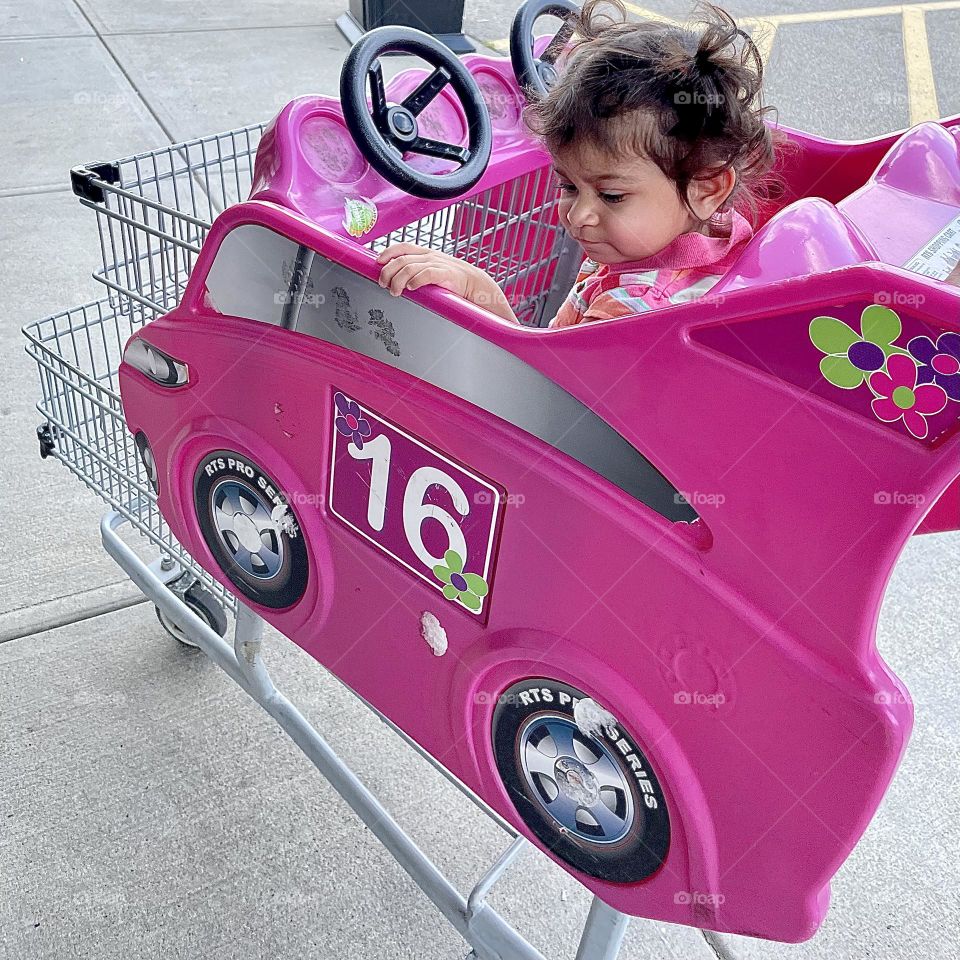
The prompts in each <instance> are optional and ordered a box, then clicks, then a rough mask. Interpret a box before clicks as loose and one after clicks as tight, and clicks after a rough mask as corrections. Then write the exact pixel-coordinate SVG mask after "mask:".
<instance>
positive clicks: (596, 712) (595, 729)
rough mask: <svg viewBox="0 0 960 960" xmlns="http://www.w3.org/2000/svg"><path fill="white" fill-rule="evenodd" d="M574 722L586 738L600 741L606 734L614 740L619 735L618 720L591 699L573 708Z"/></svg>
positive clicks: (582, 701) (580, 702)
mask: <svg viewBox="0 0 960 960" xmlns="http://www.w3.org/2000/svg"><path fill="white" fill-rule="evenodd" d="M573 720H574V723H576V725H577V729H578V730H579V731H580V732H581V733H582V734H583V735H584V736H585V737H596V738H598V739H599V738H600V736H601V734H602V733H604V732H606V734H607V736H608V737H610V739H613V738H614V737H615V736H616V734H617V724H618V723H619V721H618V720H617V718H616V717H615V716H614V715H613V714H612V713H611V712H610V711H609V710H604V708H603V707H601V706H600V704H599V703H597V701H596V700H591V699H589V697H588V698H587V699H585V700H581V701H579V703H577V705H576V706H575V707H574V708H573Z"/></svg>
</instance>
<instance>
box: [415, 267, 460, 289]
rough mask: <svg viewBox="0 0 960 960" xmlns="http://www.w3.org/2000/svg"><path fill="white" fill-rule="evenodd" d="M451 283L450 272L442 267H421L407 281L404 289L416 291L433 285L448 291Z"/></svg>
mask: <svg viewBox="0 0 960 960" xmlns="http://www.w3.org/2000/svg"><path fill="white" fill-rule="evenodd" d="M451 281H452V278H451V276H450V271H449V270H447V269H445V268H444V267H437V266H432V267H423V268H422V269H421V270H419V271H418V272H417V273H415V274H414V275H413V276H412V277H411V278H410V279H409V280H408V281H407V287H406V288H407V290H416V289H418V288H419V287H425V286H427V285H428V284H431V283H435V284H437V285H438V286H441V287H445V288H447V289H448V290H449V289H450V287H451Z"/></svg>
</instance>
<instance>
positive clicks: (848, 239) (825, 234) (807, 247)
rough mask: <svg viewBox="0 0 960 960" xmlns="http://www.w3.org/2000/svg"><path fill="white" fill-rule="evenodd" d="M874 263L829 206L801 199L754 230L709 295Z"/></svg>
mask: <svg viewBox="0 0 960 960" xmlns="http://www.w3.org/2000/svg"><path fill="white" fill-rule="evenodd" d="M877 259H878V257H877V254H876V251H875V250H874V249H873V247H872V246H871V245H870V242H869V241H868V240H867V239H866V238H865V237H864V236H863V234H862V233H861V232H860V230H859V229H858V228H857V226H856V225H855V224H854V223H852V222H851V221H850V220H849V219H848V218H847V217H846V216H844V214H843V213H841V212H840V211H839V210H838V209H837V208H836V207H835V206H834V205H833V204H832V203H830V202H829V201H827V200H822V199H821V198H820V197H805V198H804V199H803V200H798V201H796V203H792V204H790V206H788V207H785V208H784V209H783V210H781V211H780V212H779V213H778V214H776V216H774V217H773V218H771V219H770V220H769V221H768V222H767V223H766V224H764V225H763V226H762V227H761V228H760V229H759V230H758V231H757V233H756V235H755V236H754V237H753V239H752V240H751V241H750V242H749V243H748V244H747V246H746V247H745V248H744V250H743V253H742V254H741V256H740V258H739V260H738V261H737V263H736V265H735V266H734V267H732V268H731V269H730V270H729V272H728V273H727V275H726V276H725V277H724V278H723V279H722V280H720V281H719V282H718V283H717V284H716V286H715V287H713V289H712V290H711V294H712V295H714V294H722V293H729V292H731V291H733V290H739V289H741V288H743V287H749V286H755V285H757V284H764V283H772V282H774V281H777V280H786V279H788V278H791V277H801V276H805V275H807V274H812V273H822V272H824V271H827V270H833V269H835V268H836V267H842V266H846V265H847V264H851V263H863V262H865V261H869V260H877Z"/></svg>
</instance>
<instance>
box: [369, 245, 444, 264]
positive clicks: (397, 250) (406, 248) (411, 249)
mask: <svg viewBox="0 0 960 960" xmlns="http://www.w3.org/2000/svg"><path fill="white" fill-rule="evenodd" d="M431 252H432V251H431V250H430V248H429V247H418V246H417V244H415V243H391V244H390V246H389V247H387V248H386V250H383V251H382V252H381V253H380V254H379V256H378V257H377V263H387V262H388V261H389V260H393V259H394V258H395V257H402V256H404V255H405V254H418V253H419V254H424V253H431Z"/></svg>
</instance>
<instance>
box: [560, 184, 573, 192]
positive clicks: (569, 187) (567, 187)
mask: <svg viewBox="0 0 960 960" xmlns="http://www.w3.org/2000/svg"><path fill="white" fill-rule="evenodd" d="M557 189H558V190H559V191H560V192H561V193H573V192H574V191H575V190H576V189H577V188H576V187H575V186H574V185H573V184H572V183H558V184H557Z"/></svg>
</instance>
